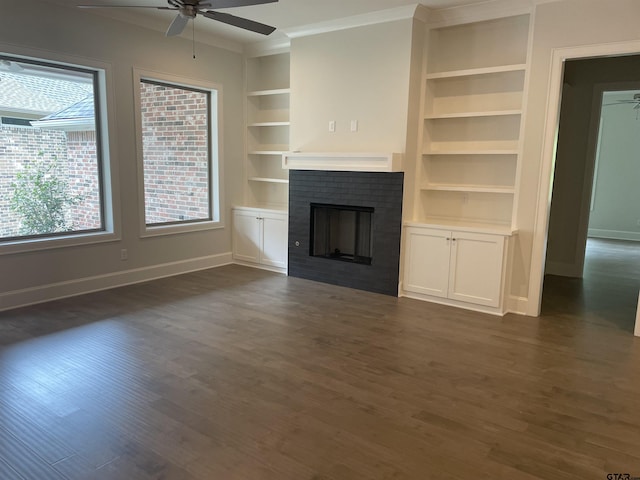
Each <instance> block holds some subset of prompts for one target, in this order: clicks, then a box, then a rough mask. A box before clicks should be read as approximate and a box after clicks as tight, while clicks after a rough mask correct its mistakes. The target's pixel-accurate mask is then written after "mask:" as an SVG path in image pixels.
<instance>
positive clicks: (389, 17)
mask: <svg viewBox="0 0 640 480" xmlns="http://www.w3.org/2000/svg"><path fill="white" fill-rule="evenodd" d="M416 9H417V5H415V4H414V5H406V6H403V7H397V8H389V9H387V10H378V11H376V12H369V13H363V14H361V15H353V16H351V17H345V18H339V19H335V20H327V21H324V22H318V23H312V24H309V25H303V26H300V27H290V28H283V29H281V31H282V32H284V33H285V34H286V35H287V36H288V37H289V38H298V37H308V36H310V35H318V34H319V33H328V32H335V31H338V30H347V29H349V28H356V27H364V26H367V25H375V24H378V23H387V22H393V21H396V20H406V19H409V18H413V17H414V15H415V14H416Z"/></svg>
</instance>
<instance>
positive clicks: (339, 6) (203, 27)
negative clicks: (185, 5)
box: [46, 0, 487, 46]
mask: <svg viewBox="0 0 640 480" xmlns="http://www.w3.org/2000/svg"><path fill="white" fill-rule="evenodd" d="M46 1H49V2H51V3H57V4H60V5H64V6H66V7H69V8H75V7H76V5H79V4H85V5H146V6H166V5H167V3H166V0H46ZM486 1H487V0H419V1H418V0H279V1H278V2H277V3H270V4H265V5H255V6H251V7H237V8H227V9H224V12H226V13H231V14H232V15H237V16H240V17H246V18H249V19H251V20H255V21H258V22H261V23H266V24H268V25H272V26H274V27H276V28H277V29H278V30H276V31H275V32H274V33H272V34H271V35H270V36H269V38H272V37H274V39H278V38H285V34H284V33H283V32H282V30H283V29H298V28H301V27H304V26H306V25H313V24H317V23H321V22H330V21H335V20H341V19H344V18H346V17H351V16H354V15H362V14H367V13H372V12H378V11H380V10H388V9H394V8H398V7H404V6H408V5H417V4H418V3H421V4H422V5H425V6H427V7H430V8H447V7H453V6H459V5H468V4H472V3H483V2H486ZM83 12H86V13H87V14H88V15H103V16H107V17H111V18H115V19H118V20H123V21H128V22H130V23H134V24H137V25H142V26H144V27H147V28H151V29H154V30H157V31H158V32H162V33H164V32H165V31H166V29H167V27H168V26H169V24H170V23H171V21H172V20H173V17H174V16H175V13H174V12H171V11H163V10H155V9H148V8H147V9H144V8H140V9H136V8H126V9H125V8H123V9H115V8H105V9H84V10H83ZM195 28H196V30H195V34H196V38H197V39H199V40H201V41H207V43H218V44H224V43H225V42H227V43H229V42H233V43H236V44H247V43H254V42H258V41H261V40H264V39H265V37H264V36H262V35H259V34H256V33H252V32H246V31H245V30H242V29H240V28H235V27H231V26H228V25H225V24H222V23H220V22H216V21H213V20H210V19H208V18H205V17H202V16H198V17H197V18H196V21H195ZM191 34H192V32H191V25H189V26H188V27H187V29H186V30H185V32H184V33H183V34H182V35H183V36H185V37H187V38H191ZM229 46H231V43H229Z"/></svg>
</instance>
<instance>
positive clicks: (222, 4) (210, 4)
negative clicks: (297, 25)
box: [198, 0, 278, 10]
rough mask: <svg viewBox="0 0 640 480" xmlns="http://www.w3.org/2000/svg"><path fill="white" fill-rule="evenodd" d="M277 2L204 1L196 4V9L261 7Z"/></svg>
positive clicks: (245, 0) (255, 0)
mask: <svg viewBox="0 0 640 480" xmlns="http://www.w3.org/2000/svg"><path fill="white" fill-rule="evenodd" d="M277 1H278V0H204V1H201V2H200V3H198V8H211V9H213V10H217V9H218V8H233V7H249V6H251V5H262V4H263V3H275V2H277Z"/></svg>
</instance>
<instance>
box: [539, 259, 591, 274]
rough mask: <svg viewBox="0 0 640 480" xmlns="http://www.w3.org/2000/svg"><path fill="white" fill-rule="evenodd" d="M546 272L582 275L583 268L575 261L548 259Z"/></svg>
mask: <svg viewBox="0 0 640 480" xmlns="http://www.w3.org/2000/svg"><path fill="white" fill-rule="evenodd" d="M544 273H545V275H547V274H548V275H559V276H561V277H574V278H580V277H582V269H581V268H580V267H579V266H578V265H575V264H573V263H563V262H549V261H547V263H546V265H545V268H544Z"/></svg>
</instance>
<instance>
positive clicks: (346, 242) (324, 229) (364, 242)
mask: <svg viewBox="0 0 640 480" xmlns="http://www.w3.org/2000/svg"><path fill="white" fill-rule="evenodd" d="M373 212H374V210H373V208H371V207H357V206H346V205H331V204H323V203H312V204H311V222H310V224H311V235H310V239H311V242H310V248H309V254H310V255H311V256H312V257H321V258H327V259H331V260H339V261H343V262H352V263H362V264H365V265H371V250H372V238H371V226H372V220H373Z"/></svg>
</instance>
